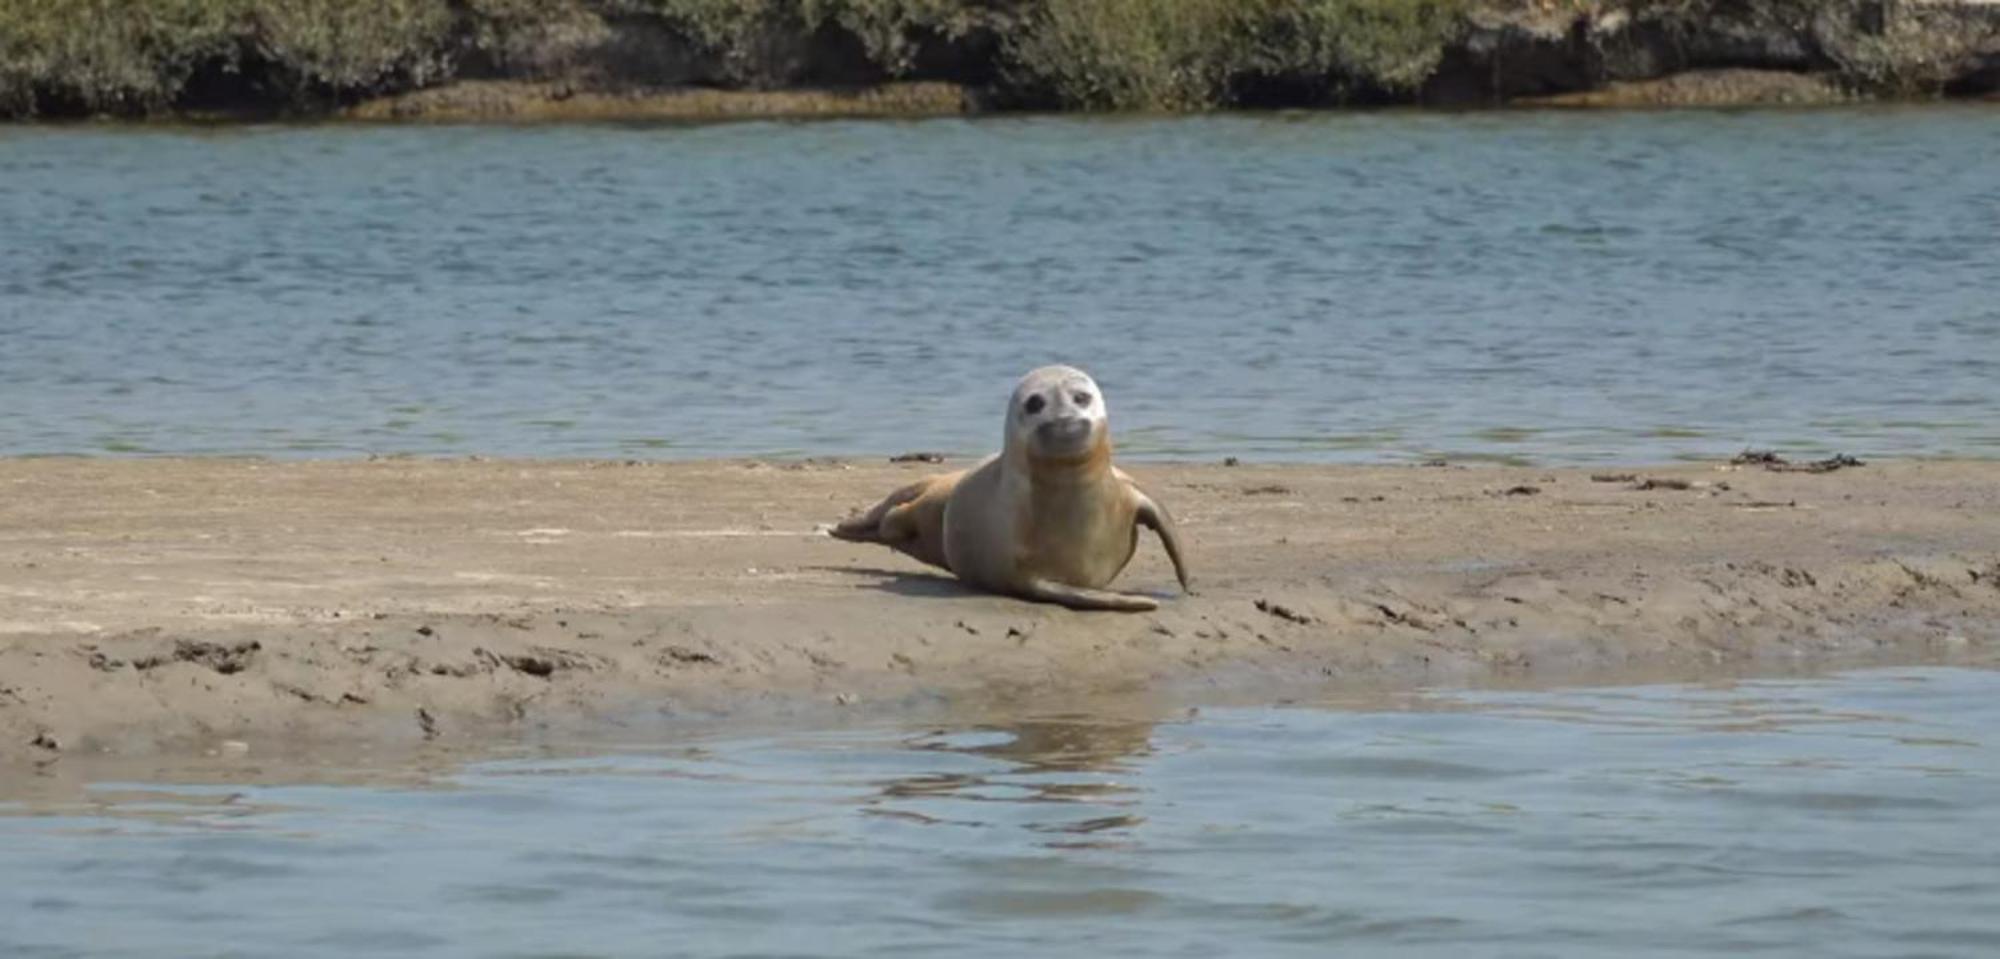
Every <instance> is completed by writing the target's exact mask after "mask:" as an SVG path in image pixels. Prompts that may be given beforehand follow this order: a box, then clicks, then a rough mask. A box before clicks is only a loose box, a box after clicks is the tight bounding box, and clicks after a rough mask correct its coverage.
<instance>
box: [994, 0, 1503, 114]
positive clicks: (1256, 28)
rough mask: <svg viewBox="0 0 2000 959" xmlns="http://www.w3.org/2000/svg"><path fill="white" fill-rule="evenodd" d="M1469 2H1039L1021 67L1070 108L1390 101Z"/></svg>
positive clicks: (1425, 65) (1025, 35) (1020, 42)
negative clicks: (1274, 91) (1280, 94)
mask: <svg viewBox="0 0 2000 959" xmlns="http://www.w3.org/2000/svg"><path fill="white" fill-rule="evenodd" d="M1468 3H1469V0H1089V2H1079V0H1040V2H1039V9H1038V10H1037V12H1036V15H1035V16H1034V17H1032V19H1031V22H1030V25H1029V26H1028V27H1027V28H1026V29H1025V30H1023V31H1021V32H1020V33H1019V34H1018V35H1017V36H1016V37H1015V38H1014V40H1013V43H1012V45H1011V48H1012V53H1013V56H1014V58H1015V60H1016V61H1017V63H1018V65H1019V67H1020V68H1021V69H1023V70H1025V71H1026V72H1027V74H1029V75H1030V76H1031V77H1032V78H1033V79H1034V80H1035V81H1038V82H1039V83H1041V84H1042V85H1044V86H1045V87H1047V88H1048V89H1050V90H1051V91H1053V92H1054V94H1055V95H1056V96H1057V97H1058V98H1060V99H1061V100H1062V101H1064V102H1065V103H1067V104H1069V105H1071V106H1079V107H1086V108H1099V109H1124V110H1133V109H1136V110H1198V109H1208V108H1211V107H1217V106H1226V105H1228V104H1229V103H1230V102H1232V100H1233V99H1234V96H1235V91H1237V90H1238V89H1240V88H1241V87H1243V86H1244V85H1246V84H1248V83H1253V82H1255V81H1257V80H1260V79H1264V80H1278V81H1290V82H1295V83H1299V84H1302V85H1305V86H1323V87H1326V88H1327V89H1329V90H1337V89H1339V88H1342V87H1344V86H1354V85H1362V86H1369V87H1374V88H1379V89H1383V90H1390V91H1400V90H1408V89H1411V88H1414V87H1415V86H1417V85H1418V84H1420V83H1422V82H1423V80H1424V79H1425V78H1426V77H1428V76H1429V75H1430V73H1431V71H1432V70H1434V69H1435V68H1436V66H1437V63H1438V60H1439V59H1440V57H1441V56H1442V55H1443V51H1444V46H1445V44H1446V42H1448V41H1449V40H1450V39H1451V38H1452V37H1453V36H1455V35H1456V34H1457V33H1458V31H1459V30H1460V28H1461V25H1462V23H1463V15H1464V12H1465V9H1466V7H1467V5H1468Z"/></svg>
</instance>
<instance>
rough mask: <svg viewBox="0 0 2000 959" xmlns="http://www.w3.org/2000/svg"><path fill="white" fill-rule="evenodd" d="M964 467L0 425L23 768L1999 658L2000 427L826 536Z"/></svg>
mask: <svg viewBox="0 0 2000 959" xmlns="http://www.w3.org/2000/svg"><path fill="white" fill-rule="evenodd" d="M954 465H957V464H950V463H947V464H945V465H942V466H940V465H923V464H912V465H890V464H884V463H881V462H879V461H867V462H862V461H852V462H835V461H813V462H806V463H790V464H770V463H754V462H724V461H710V462H696V463H649V464H624V463H615V462H566V461H528V462H498V461H464V460H452V461H444V460H393V459H391V460H380V461H369V462H361V461H338V462H263V461H253V460H241V461H238V460H212V459H211V460H90V459H15V460H0V764H6V765H13V764H17V763H24V762H32V763H42V764H47V763H50V762H60V761H62V760H63V759H64V758H67V757H83V756H101V755H105V754H114V755H138V754H148V753H155V752H158V751H161V750H165V751H167V752H168V753H180V754H186V755H198V754H200V753H203V752H216V751H222V752H224V753H227V752H231V751H238V752H250V751H254V752H255V753H256V754H258V755H270V754H272V753H273V752H274V751H287V750H294V749H296V748H299V747H301V746H303V745H307V744H329V745H330V744H338V743H346V744H350V745H351V744H355V743H363V744H368V745H369V746H370V748H375V747H381V748H385V749H386V748H395V747H398V746H405V747H407V746H411V745H413V744H414V745H422V744H426V743H430V744H447V745H448V744H451V743H466V744H471V743H476V742H478V741H481V740H482V738H490V737H493V736H496V735H506V734H510V733H518V732H521V731H523V730H530V731H532V730H566V731H572V732H585V731H592V730H595V731H610V732H612V733H614V734H623V735H644V734H645V730H647V729H650V728H653V727H654V725H655V724H657V723H658V722H660V721H661V720H663V719H664V720H667V721H672V722H684V721H707V720H713V719H717V718H720V719H723V720H729V719H732V718H740V719H742V720H744V721H751V720H753V719H757V718H761V719H763V720H769V719H772V718H774V717H775V718H777V719H779V720H781V721H791V722H813V721H817V720H816V719H815V718H814V717H818V716H833V715H861V714H867V713H871V712H884V713H886V712H893V711H909V710H921V709H926V708H933V707H937V706H939V705H941V704H944V705H951V706H964V705H974V706H976V705H977V704H989V705H990V704H992V703H995V702H1000V701H1006V702H1016V701H1023V702H1025V701H1033V702H1039V703H1043V704H1046V705H1052V706H1054V707H1057V708H1062V707H1073V708H1084V705H1085V701H1086V700H1087V699H1088V698H1090V697H1114V698H1115V697H1118V696H1131V695H1135V694H1137V695H1146V696H1171V697H1178V698H1181V699H1184V700H1186V701H1189V702H1194V701H1200V700H1205V699H1211V698H1221V697H1228V698H1236V699H1241V698H1245V697H1248V698H1260V697H1261V698H1263V699H1266V700H1268V699H1272V698H1277V697H1280V696H1293V695H1310V694H1311V691H1312V690H1315V689H1323V688H1325V687H1326V686H1327V685H1328V684H1334V685H1337V686H1339V687H1341V688H1344V689H1348V690H1353V689H1381V690H1395V689H1407V688H1411V687H1415V686H1419V685H1426V684H1454V683H1483V682H1510V683H1511V682H1520V683H1535V684H1543V683H1561V682H1573V681H1592V682H1598V681H1620V680H1623V679H1658V678H1701V677H1726V676H1742V675H1753V674H1778V673H1794V672H1800V671H1810V670H1814V669H1823V668H1829V667H1834V666H1846V665H1864V664H1865V665H1886V664H1913V663H1946V662H1953V663H1992V662H1994V661H1996V658H2000V657H1996V651H2000V463H1994V462H1943V461H1903V462H1873V463H1869V464H1868V465H1866V466H1862V467H1857V468H1848V469H1842V470H1839V471H1836V472H1831V473H1825V474H1805V473H1789V472H1788V473H1779V472H1769V471H1766V470H1764V469H1762V468H1758V467H1753V466H1745V467H1726V466H1721V465H1717V464H1708V465H1687V466H1675V467H1670V468H1648V469H1605V468H1597V469H1557V470H1547V469H1535V468H1523V467H1513V466H1472V467H1459V466H1443V467H1419V466H1383V467H1325V466H1288V467H1279V466H1261V465H1244V466H1238V467H1228V466H1222V465H1164V464H1149V463H1127V464H1126V465H1127V467H1128V468H1129V469H1130V470H1131V471H1132V472H1133V473H1134V474H1135V475H1137V477H1138V478H1139V479H1140V481H1141V482H1142V483H1144V484H1145V485H1146V486H1147V487H1148V488H1149V489H1150V490H1151V491H1153V492H1154V494H1155V495H1156V497H1157V498H1159V499H1160V500H1162V501H1163V502H1164V503H1165V504H1166V505H1167V506H1168V508H1169V509H1171V510H1172V511H1173V512H1174V513H1175V514H1176V516H1177V517H1178V519H1179V521H1180V524H1181V526H1182V530H1183V536H1184V537H1185V538H1186V540H1187V541H1188V546H1189V548H1190V554H1191V562H1192V565H1193V571H1194V574H1195V579H1196V582H1195V587H1196V590H1197V595H1194V596H1191V597H1182V596H1179V595H1178V594H1177V593H1176V591H1175V590H1174V585H1173V578H1172V573H1171V569H1170V568H1169V566H1168V565H1167V563H1166V560H1165V557H1164V555H1163V553H1162V551H1161V549H1160V548H1159V545H1158V542H1157V540H1155V539H1153V538H1152V537H1151V535H1150V534H1146V535H1145V536H1144V537H1143V538H1142V540H1141V543H1140V549H1139V554H1138V556H1137V558H1136V559H1135V561H1134V563H1133V565H1132V566H1131V567H1130V568H1129V569H1128V570H1127V571H1126V573H1125V575H1124V576H1123V577H1121V579H1120V581H1119V583H1118V586H1119V587H1120V588H1125V589H1136V590H1142V591H1146V592H1150V593H1155V594H1158V595H1160V596H1162V597H1163V599H1164V602H1163V605H1162V608H1161V609H1160V610H1159V611H1158V612H1155V613H1141V614H1116V613H1077V612H1072V611H1068V610H1064V609H1059V608H1054V607H1049V606H1043V605H1036V604H1029V603H1025V602H1021V601H1017V600H1013V599H1007V598H1001V597H993V596H985V595H979V594H975V593H970V592H968V591H966V590H964V589H962V588H960V587H959V586H958V585H957V584H956V583H955V582H953V581H952V580H950V579H949V578H947V577H945V576H942V575H939V574H936V573H934V572H933V571H931V570H928V569H927V568H925V567H922V566H920V565H918V564H916V563H914V562H913V561H910V560H908V559H905V558H904V557H902V556H900V555H897V554H895V553H892V552H890V551H889V550H886V549H883V548H880V547H871V546H865V545H854V544H848V543H842V542H839V541H836V540H833V539H831V538H829V537H826V536H825V535H823V533H822V532H820V527H822V526H823V525H824V524H828V523H831V522H833V521H835V520H837V519H839V518H841V517H842V516H844V515H846V514H847V513H848V512H849V511H850V510H851V509H856V508H861V507H864V506H866V505H868V504H870V503H872V502H874V501H875V499H877V498H879V497H880V496H881V495H882V494H884V493H886V492H887V491H888V490H889V489H890V488H892V487H894V486H896V485H898V484H900V483H902V482H906V481H907V480H908V479H910V478H912V477H914V476H917V475H920V474H922V473H924V472H928V471H938V470H943V469H948V468H951V467H952V466H954ZM1620 474H1630V476H1629V478H1627V477H1624V476H1622V475H1620Z"/></svg>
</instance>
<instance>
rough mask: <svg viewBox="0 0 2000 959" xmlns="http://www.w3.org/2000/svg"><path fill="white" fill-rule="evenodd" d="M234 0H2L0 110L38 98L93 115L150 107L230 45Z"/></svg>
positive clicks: (17, 109)
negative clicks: (67, 103) (78, 106)
mask: <svg viewBox="0 0 2000 959" xmlns="http://www.w3.org/2000/svg"><path fill="white" fill-rule="evenodd" d="M239 5H240V0H145V2H130V0H64V2H50V0H0V112H8V113H16V114H28V113H33V112H34V111H35V108H36V103H37V100H38V93H40V94H42V95H46V96H50V97H54V98H57V99H63V100H70V101H74V102H77V103H80V104H83V105H84V106H85V107H87V108H89V109H92V110H101V109H109V110H121V109H122V110H132V109H145V108H151V107H156V106H158V105H160V104H163V103H164V102H166V101H167V100H170V99H171V98H172V97H173V96H174V95H175V94H176V93H178V92H179V91H180V88H181V85H182V84H183V83H185V82H186V80H187V77H188V75H189V74H190V73H191V72H193V70H194V69H195V67H196V65H198V64H200V63H202V62H204V61H206V60H209V59H211V58H214V57H218V56H223V55H226V54H227V53H228V52H229V51H230V50H231V49H232V47H233V46H234V44H235V42H236V29H235V24H236V20H237V18H238V14H239V12H240V11H239V10H238V9H237V8H238V6H239Z"/></svg>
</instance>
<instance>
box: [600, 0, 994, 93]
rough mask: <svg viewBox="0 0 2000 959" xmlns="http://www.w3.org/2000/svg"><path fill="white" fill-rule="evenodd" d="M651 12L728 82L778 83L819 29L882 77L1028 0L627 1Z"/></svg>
mask: <svg viewBox="0 0 2000 959" xmlns="http://www.w3.org/2000/svg"><path fill="white" fill-rule="evenodd" d="M624 2H625V3H627V4H637V5H639V6H641V7H643V8H647V9H650V10H651V11H653V12H655V13H657V14H658V15H659V16H661V17H662V18H664V19H665V20H666V21H667V23H668V24H669V25H671V26H672V27H674V28H675V29H676V30H678V31H679V32H681V33H682V34H684V35H685V36H687V37H689V38H690V39H692V40H693V41H695V43H696V44H697V45H699V46H700V47H702V48H703V49H705V50H707V51H708V52H710V53H711V54H713V55H715V56H717V57H718V58H720V60H721V62H722V63H723V65H724V69H725V70H726V71H727V72H728V74H729V75H730V77H731V78H732V79H734V80H737V81H738V82H742V83H747V84H751V85H772V84H777V83H783V82H785V81H786V80H787V79H789V75H790V74H791V73H792V72H794V71H795V70H796V68H797V64H796V62H795V61H796V60H797V59H798V58H799V57H800V51H801V48H802V46H803V45H804V44H806V43H808V42H810V40H811V39H812V38H813V37H814V36H815V35H817V34H819V33H821V32H822V31H824V30H828V29H831V30H835V31H838V32H840V33H844V34H847V35H848V36H851V37H853V38H855V39H856V40H858V41H859V43H860V46H861V49H862V51H863V52H864V54H865V55H866V58H867V60H868V62H869V63H871V64H873V65H874V66H875V67H876V68H877V69H879V70H880V71H881V73H882V74H883V75H884V76H891V77H896V76H905V75H908V74H909V73H910V71H911V70H912V69H913V68H914V66H915V62H916V54H917V50H918V45H919V42H920V41H921V39H922V38H924V37H926V36H932V37H940V38H945V39H951V38H956V37H960V36H963V35H965V34H966V33H968V32H970V31H972V30H975V29H980V28H990V27H994V26H995V25H998V24H1003V23H1006V22H1008V21H1009V20H1010V13H1011V11H1012V10H1014V9H1015V8H1018V7H1020V6H1021V5H1022V4H1023V3H1024V2H1026V0H624Z"/></svg>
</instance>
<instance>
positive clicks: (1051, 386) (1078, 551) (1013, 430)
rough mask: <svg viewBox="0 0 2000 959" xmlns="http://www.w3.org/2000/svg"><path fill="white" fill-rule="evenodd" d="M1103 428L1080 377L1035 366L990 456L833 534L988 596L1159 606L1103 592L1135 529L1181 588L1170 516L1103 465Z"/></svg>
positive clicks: (1095, 605) (1094, 397) (1092, 391)
mask: <svg viewBox="0 0 2000 959" xmlns="http://www.w3.org/2000/svg"><path fill="white" fill-rule="evenodd" d="M1108 424H1109V420H1108V418H1107V414H1106V411H1105V408H1104V398H1103V393H1102V391H1101V390H1099V389H1098V387H1097V383H1096V382H1095V381H1093V380H1092V379H1091V378H1090V376H1089V375H1088V374H1086V373H1084V372H1083V371H1082V370H1078V369H1075V368H1073V367H1067V366H1049V367H1043V368H1041V369H1038V370H1035V371H1033V372H1031V373H1029V374H1028V375H1027V376H1025V377H1023V378H1022V379H1021V382H1020V384H1019V385H1017V386H1016V387H1015V389H1014V395H1013V397H1012V398H1011V399H1010V400H1009V401H1008V407H1007V417H1006V425H1005V435H1004V440H1005V443H1004V447H1003V449H1002V450H1001V452H1000V453H999V454H998V455H996V456H993V457H991V458H989V459H987V460H986V461H985V462H983V463H981V464H980V465H978V466H976V467H974V468H972V469H971V470H968V471H964V472H960V473H952V474H947V475H943V476H936V477H930V478H928V479H925V480H922V481H919V482H917V483H913V484H911V485H909V486H906V487H904V488H902V489H899V490H897V491H896V492H895V493H892V494H890V496H889V498H888V499H885V500H883V501H882V503H880V504H878V505H877V506H876V507H875V508H874V509H872V510H870V511H869V512H868V513H867V514H865V515H863V516H861V517H857V518H856V519H853V520H849V521H847V522H846V523H843V524H841V526H839V527H836V528H835V530H834V535H835V536H838V537H840V538H842V539H849V540H860V541H868V542H881V543H883V544H884V545H888V546H890V547H891V548H894V549H897V550H899V551H901V552H904V553H906V554H908V555H910V556H913V557H915V558H917V559H919V560H922V561H924V562H928V563H931V564H933V565H938V566H943V567H944V568H946V569H949V570H951V571H952V572H953V573H954V574H956V575H957V576H958V577H959V578H960V579H961V580H964V581H965V582H966V583H968V584H970V585H973V586H977V587H980V588H982V589H986V590H989V591H992V592H998V593H1006V594H1009V595H1013V596H1020V597H1023V598H1026V599H1034V600H1041V601H1045V602H1054V603H1061V604H1063V605H1065V606H1069V607H1071V608H1075V609H1116V610H1146V609H1154V608H1157V607H1158V606H1159V602H1158V600H1155V599H1153V598H1152V597H1150V596H1140V595H1134V594H1127V593H1114V592H1108V591H1106V590H1105V589H1104V587H1106V586H1108V585H1109V584H1110V583H1111V581H1112V580H1114V579H1116V578H1117V577H1118V574H1119V573H1120V572H1122V571H1123V570H1124V569H1125V566H1126V564H1127V563H1129V562H1131V560H1132V554H1133V552H1134V551H1135V550H1136V548H1137V546H1138V537H1139V527H1140V526H1148V527H1151V528H1152V529H1153V530H1155V531H1156V532H1158V533H1159V535H1160V540H1161V542H1162V544H1163V545H1165V546H1166V549H1167V556H1168V558H1169V559H1171V560H1172V561H1173V564H1174V573H1175V576H1176V577H1177V578H1178V579H1179V580H1180V584H1181V588H1182V589H1183V590H1186V589H1187V588H1188V576H1187V569H1186V566H1185V564H1184V563H1183V561H1182V557H1181V547H1180V537H1179V534H1178V532H1177V531H1176V529H1175V527H1174V523H1173V519H1172V518H1171V517H1170V516H1169V515H1168V514H1167V512H1166V510H1164V509H1162V508H1161V507H1160V506H1159V505H1158V504H1157V503H1155V502H1154V501H1153V499H1152V498H1151V497H1150V496H1147V495H1146V493H1145V491H1144V490H1141V489H1140V488H1139V485H1138V484H1137V483H1136V482H1134V481H1133V480H1132V478H1131V477H1130V476H1128V475H1126V474H1125V473H1124V472H1123V471H1122V470H1119V469H1118V468H1116V467H1114V466H1112V465H1111V436H1110V429H1109V425H1108ZM933 539H935V540H936V542H937V544H938V545H937V546H936V548H935V549H934V548H933V546H932V542H933Z"/></svg>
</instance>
